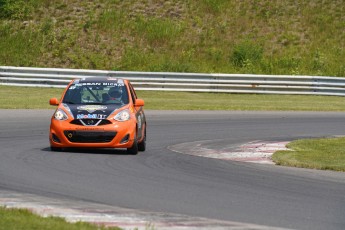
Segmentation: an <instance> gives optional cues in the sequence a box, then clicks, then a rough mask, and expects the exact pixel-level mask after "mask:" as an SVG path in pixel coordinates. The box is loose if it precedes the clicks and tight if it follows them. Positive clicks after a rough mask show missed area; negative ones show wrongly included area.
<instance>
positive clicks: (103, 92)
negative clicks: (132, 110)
mask: <svg viewBox="0 0 345 230" xmlns="http://www.w3.org/2000/svg"><path fill="white" fill-rule="evenodd" d="M62 102H63V103H66V104H116V105H125V104H128V102H129V100H128V93H127V89H126V86H125V85H124V84H120V83H112V84H109V83H107V82H90V83H88V82H83V83H77V84H72V85H71V86H70V87H69V88H68V90H67V92H66V94H65V96H64V99H63V101H62Z"/></svg>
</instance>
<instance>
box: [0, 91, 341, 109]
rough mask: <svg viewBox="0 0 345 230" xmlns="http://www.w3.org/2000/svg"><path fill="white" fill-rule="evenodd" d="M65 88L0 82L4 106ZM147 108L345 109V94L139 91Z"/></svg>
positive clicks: (37, 104)
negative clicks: (1, 83) (3, 84)
mask: <svg viewBox="0 0 345 230" xmlns="http://www.w3.org/2000/svg"><path fill="white" fill-rule="evenodd" d="M62 92H63V89H56V88H35V87H14V86H0V108H1V109H49V108H50V109H51V108H53V107H52V106H50V105H49V99H50V98H52V97H56V98H58V99H60V97H61V94H62ZM137 94H138V97H140V98H142V99H144V100H145V109H154V110H254V111H345V106H344V104H345V97H335V96H301V95H267V94H262V95H261V94H227V93H189V92H162V91H137Z"/></svg>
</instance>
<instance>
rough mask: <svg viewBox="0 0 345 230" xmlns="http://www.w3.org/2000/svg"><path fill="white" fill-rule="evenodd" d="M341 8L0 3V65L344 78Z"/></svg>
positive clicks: (141, 1) (171, 1)
mask: <svg viewBox="0 0 345 230" xmlns="http://www.w3.org/2000/svg"><path fill="white" fill-rule="evenodd" d="M344 10H345V6H344V2H343V0H315V1H303V0H297V1H296V0H286V1H282V0H279V1H271V0H262V1H253V0H230V1H226V0H201V1H190V0H188V1H182V0H155V1H149V0H137V1H120V0H106V1H105V0H65V1H63V3H62V2H61V1H58V0H28V1H24V0H0V34H1V36H0V65H10V66H37V67H62V68H81V69H90V68H91V69H104V70H129V71H131V70H132V71H176V72H205V73H256V74H262V73H264V74H288V75H323V76H340V77H344V76H345V64H344V61H343V60H345V48H344V47H345V33H344V31H343V30H344V27H345V18H344V13H343V12H344Z"/></svg>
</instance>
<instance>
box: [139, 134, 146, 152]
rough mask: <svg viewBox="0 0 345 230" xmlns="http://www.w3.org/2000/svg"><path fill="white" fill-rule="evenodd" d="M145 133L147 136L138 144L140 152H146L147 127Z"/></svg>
mask: <svg viewBox="0 0 345 230" xmlns="http://www.w3.org/2000/svg"><path fill="white" fill-rule="evenodd" d="M144 135H145V136H144V138H143V140H142V141H141V142H140V143H139V144H138V150H139V151H140V152H144V151H145V150H146V129H145V132H144Z"/></svg>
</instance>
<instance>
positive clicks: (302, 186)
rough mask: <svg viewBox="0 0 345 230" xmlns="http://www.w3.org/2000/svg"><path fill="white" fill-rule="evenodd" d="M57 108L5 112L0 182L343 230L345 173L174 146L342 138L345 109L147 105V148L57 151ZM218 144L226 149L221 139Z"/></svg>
mask: <svg viewBox="0 0 345 230" xmlns="http://www.w3.org/2000/svg"><path fill="white" fill-rule="evenodd" d="M52 113H53V110H0V189H7V190H13V191H17V192H26V193H33V194H37V195H41V196H46V197H53V198H59V197H61V198H72V199H76V200H85V201H92V202H97V203H103V204H110V205H114V206H115V205H116V206H120V207H123V208H134V209H140V210H147V211H155V212H156V211H157V212H169V213H179V214H185V215H190V216H199V217H207V218H213V219H219V220H228V221H237V222H246V223H252V224H259V225H266V226H273V227H284V228H293V229H328V230H330V229H345V173H336V172H329V171H316V170H306V169H294V168H286V167H279V166H272V165H261V164H252V163H241V162H231V161H222V160H217V159H207V158H202V157H196V156H190V155H184V154H180V153H176V152H172V151H170V150H168V147H169V146H171V145H176V144H179V143H185V142H193V141H200V140H220V139H222V140H226V142H227V144H228V145H234V146H236V145H239V144H243V143H246V142H250V141H254V140H281V141H285V140H293V139H298V138H306V137H323V136H331V135H345V129H344V128H345V113H321V112H320V113H319V112H206V111H205V112H200V111H194V112H192V111H189V112H188V111H178V112H177V111H146V115H147V121H148V141H147V144H148V145H147V150H146V152H144V153H139V155H137V156H130V155H126V152H125V151H123V150H117V151H111V150H102V151H94V150H78V151H72V150H68V151H67V152H51V151H50V149H49V142H48V128H49V120H50V117H51V115H52ZM219 147H220V148H221V146H219Z"/></svg>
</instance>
